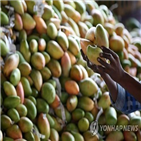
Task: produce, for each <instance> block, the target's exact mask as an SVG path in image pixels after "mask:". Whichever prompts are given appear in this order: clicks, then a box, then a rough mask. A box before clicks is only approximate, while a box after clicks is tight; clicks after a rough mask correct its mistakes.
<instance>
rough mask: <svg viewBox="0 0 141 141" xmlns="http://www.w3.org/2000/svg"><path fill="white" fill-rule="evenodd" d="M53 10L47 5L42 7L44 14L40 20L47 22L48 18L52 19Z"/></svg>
mask: <svg viewBox="0 0 141 141" xmlns="http://www.w3.org/2000/svg"><path fill="white" fill-rule="evenodd" d="M54 14H55V13H54V10H53V9H52V7H51V6H49V5H45V6H44V13H43V15H42V18H43V19H44V20H45V21H47V20H49V19H50V18H53V17H54Z"/></svg>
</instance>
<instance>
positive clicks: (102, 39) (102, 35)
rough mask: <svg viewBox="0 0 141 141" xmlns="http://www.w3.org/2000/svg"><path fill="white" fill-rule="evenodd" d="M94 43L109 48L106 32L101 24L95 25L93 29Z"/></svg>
mask: <svg viewBox="0 0 141 141" xmlns="http://www.w3.org/2000/svg"><path fill="white" fill-rule="evenodd" d="M95 38H96V41H95V43H96V44H97V45H98V46H104V47H107V48H109V39H108V35H107V31H106V30H105V29H104V27H103V26H102V25H101V24H97V26H96V29H95Z"/></svg>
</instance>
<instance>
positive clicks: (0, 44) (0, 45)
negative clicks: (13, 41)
mask: <svg viewBox="0 0 141 141" xmlns="http://www.w3.org/2000/svg"><path fill="white" fill-rule="evenodd" d="M0 50H1V56H6V54H7V53H9V48H8V46H7V45H6V43H5V42H4V41H3V40H2V39H0Z"/></svg>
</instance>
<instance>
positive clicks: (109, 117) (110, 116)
mask: <svg viewBox="0 0 141 141" xmlns="http://www.w3.org/2000/svg"><path fill="white" fill-rule="evenodd" d="M105 118H106V124H107V125H115V124H116V123H117V113H116V110H115V109H114V108H113V107H109V108H107V109H106V111H105Z"/></svg>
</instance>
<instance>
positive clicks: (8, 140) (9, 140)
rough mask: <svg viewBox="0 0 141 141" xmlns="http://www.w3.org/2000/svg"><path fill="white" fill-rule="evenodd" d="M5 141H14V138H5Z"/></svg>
mask: <svg viewBox="0 0 141 141" xmlns="http://www.w3.org/2000/svg"><path fill="white" fill-rule="evenodd" d="M3 141H14V140H13V139H12V138H9V137H4V138H3Z"/></svg>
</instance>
